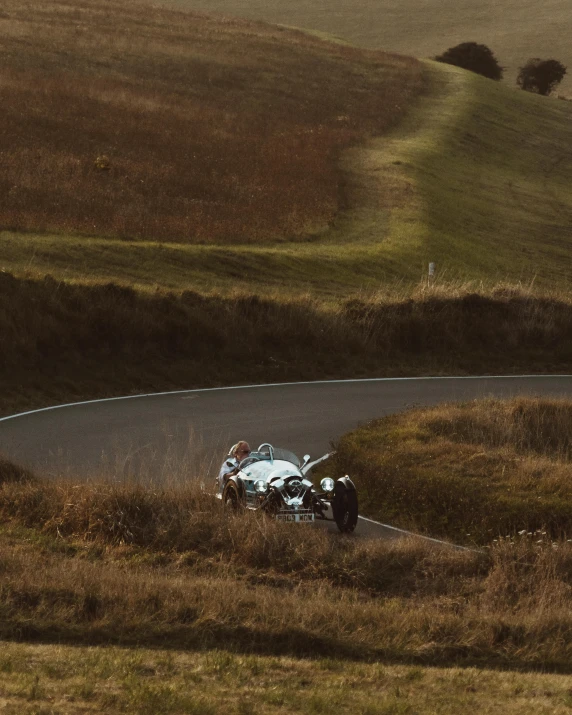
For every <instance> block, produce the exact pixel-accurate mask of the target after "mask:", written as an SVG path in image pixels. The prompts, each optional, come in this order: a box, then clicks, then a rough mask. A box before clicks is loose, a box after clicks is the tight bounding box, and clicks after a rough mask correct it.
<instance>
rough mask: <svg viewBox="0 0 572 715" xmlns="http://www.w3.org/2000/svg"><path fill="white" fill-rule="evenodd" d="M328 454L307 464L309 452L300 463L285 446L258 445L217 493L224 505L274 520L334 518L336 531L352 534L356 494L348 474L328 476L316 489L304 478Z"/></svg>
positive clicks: (332, 519)
mask: <svg viewBox="0 0 572 715" xmlns="http://www.w3.org/2000/svg"><path fill="white" fill-rule="evenodd" d="M327 456H328V455H325V457H322V458H321V459H317V460H315V461H313V462H310V455H308V454H307V455H305V457H304V459H303V461H302V462H301V463H300V461H299V459H298V457H297V456H296V455H295V454H294V453H293V452H290V451H289V450H286V449H281V448H279V447H273V446H272V445H271V444H268V443H264V444H261V445H260V447H258V449H257V450H256V451H255V452H251V453H250V454H249V456H248V457H246V459H243V460H242V462H240V464H239V465H238V468H237V472H236V474H233V475H232V476H230V477H229V478H228V479H227V481H226V484H225V485H224V489H223V491H222V494H221V495H219V497H221V498H222V500H223V503H224V504H225V506H227V507H229V508H232V509H235V510H238V509H240V508H246V509H251V510H255V511H262V512H265V513H266V514H268V515H269V516H271V517H272V518H275V519H276V520H278V521H293V522H298V523H300V522H302V523H308V522H313V521H314V520H329V521H335V522H336V524H337V526H338V528H339V530H340V531H342V532H351V531H353V530H354V529H355V527H356V524H357V520H358V500H357V492H356V488H355V486H354V484H353V482H352V480H351V479H350V478H349V477H348V476H347V475H346V476H345V477H341V478H340V479H337V480H336V481H334V480H333V479H331V478H330V477H326V478H325V479H322V481H321V483H320V490H319V491H318V490H316V489H315V488H314V485H313V484H312V482H311V481H310V480H309V479H307V477H306V475H307V474H308V472H309V471H310V469H312V467H313V466H315V465H316V464H318V463H319V462H321V461H323V460H324V459H325V458H327Z"/></svg>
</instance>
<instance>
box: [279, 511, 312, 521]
mask: <svg viewBox="0 0 572 715" xmlns="http://www.w3.org/2000/svg"><path fill="white" fill-rule="evenodd" d="M276 521H296V522H312V521H314V514H296V513H295V512H294V513H292V514H276Z"/></svg>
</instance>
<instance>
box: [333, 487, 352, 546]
mask: <svg viewBox="0 0 572 715" xmlns="http://www.w3.org/2000/svg"><path fill="white" fill-rule="evenodd" d="M332 508H333V512H334V519H335V520H336V524H337V525H338V529H339V530H340V531H341V532H342V533H343V534H349V533H351V532H352V531H353V530H354V529H355V528H356V524H357V520H358V499H357V492H356V491H355V489H348V488H347V487H346V485H345V484H343V482H336V486H335V488H334V501H333V504H332Z"/></svg>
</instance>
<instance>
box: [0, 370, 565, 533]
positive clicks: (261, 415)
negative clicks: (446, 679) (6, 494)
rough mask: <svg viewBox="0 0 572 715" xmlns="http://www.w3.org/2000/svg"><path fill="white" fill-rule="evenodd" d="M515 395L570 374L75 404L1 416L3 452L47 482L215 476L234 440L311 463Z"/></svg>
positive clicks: (560, 393)
mask: <svg viewBox="0 0 572 715" xmlns="http://www.w3.org/2000/svg"><path fill="white" fill-rule="evenodd" d="M520 394H526V395H542V396H550V397H570V396H572V376H569V375H565V376H546V377H542V376H524V377H522V376H518V377H474V378H459V377H451V378H446V377H443V378H441V377H439V378H398V379H393V378H387V379H377V380H348V381H333V382H312V383H294V384H278V385H261V386H251V387H238V388H220V389H211V390H190V391H184V392H177V393H169V394H158V395H149V396H139V397H133V398H128V399H112V400H102V401H95V402H86V403H78V404H75V405H70V406H65V407H59V408H55V409H47V410H39V411H36V412H31V413H25V414H22V415H15V416H11V417H7V418H2V419H0V454H3V455H5V456H6V457H7V458H8V459H11V460H13V461H15V462H18V463H19V464H23V465H26V466H28V467H31V468H32V469H34V470H35V471H36V473H38V474H44V475H61V474H63V475H66V476H69V477H73V478H74V479H86V478H89V477H96V476H100V475H106V476H113V477H117V478H123V477H124V476H127V475H130V476H131V475H134V476H136V477H137V478H139V479H141V480H144V481H152V480H153V481H156V480H163V479H166V478H167V479H168V478H173V476H174V478H175V479H184V478H185V477H186V476H187V475H188V474H189V473H190V472H192V473H195V474H196V473H197V469H196V468H195V469H191V467H190V465H191V464H194V465H196V464H197V463H199V464H200V465H201V467H200V471H201V473H211V474H212V473H213V472H215V471H216V470H217V469H218V466H219V464H220V461H221V459H222V457H223V456H224V453H225V450H226V449H227V448H228V446H229V445H230V444H232V443H233V442H235V441H237V440H238V439H246V440H248V441H249V442H250V443H251V445H258V444H259V443H261V442H272V443H274V444H277V445H282V446H284V447H288V448H289V449H292V450H293V451H294V452H296V453H297V454H299V455H303V454H305V453H307V452H308V453H310V454H311V455H312V456H313V457H318V456H320V455H322V454H324V453H325V452H327V451H328V450H329V449H330V441H331V440H333V439H336V438H337V437H339V436H341V435H342V434H344V433H345V432H347V431H348V430H351V429H353V428H354V427H356V426H357V425H359V424H360V423H361V422H365V421H367V420H370V419H373V418H376V417H381V416H383V415H387V414H390V413H392V412H398V411H401V410H404V409H406V408H408V407H412V406H418V405H433V404H436V403H439V402H445V401H452V400H467V399H473V398H476V397H484V396H498V397H509V396H513V395H520ZM371 528H374V527H371ZM359 530H360V531H362V532H364V531H366V522H364V521H361V522H360V528H359ZM367 530H368V531H369V528H367ZM376 533H379V530H377V532H376ZM391 533H392V532H391V531H390V530H385V534H386V535H390V534H391ZM393 533H394V534H395V533H396V532H393Z"/></svg>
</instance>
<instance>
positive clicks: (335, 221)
mask: <svg viewBox="0 0 572 715" xmlns="http://www.w3.org/2000/svg"><path fill="white" fill-rule="evenodd" d="M3 13H4V16H3V17H2V18H0V33H1V34H0V37H2V39H3V44H2V49H1V51H0V54H1V56H2V57H3V59H4V62H5V65H6V67H7V70H6V71H5V73H4V80H3V84H2V87H1V91H2V97H3V102H4V106H5V107H6V111H5V118H4V123H3V126H2V132H3V137H4V139H5V143H4V145H3V146H4V149H3V153H2V161H3V165H4V166H5V172H4V173H3V176H2V181H1V182H0V194H1V198H2V200H1V201H0V219H1V221H0V228H2V229H3V230H2V232H1V233H0V270H1V271H2V272H4V273H10V272H11V273H13V275H14V276H15V280H12V279H11V278H10V277H9V276H5V278H6V280H3V281H2V283H1V286H0V288H1V291H2V301H3V302H2V304H1V305H0V339H1V341H2V344H3V346H6V347H5V349H4V350H3V353H2V356H1V357H0V360H1V361H2V363H3V364H4V366H5V369H4V373H3V377H2V384H3V386H4V389H3V392H2V395H3V397H2V400H3V403H2V404H3V406H2V409H4V410H7V409H12V408H17V407H20V406H31V405H38V404H45V403H46V402H51V403H53V402H56V401H59V400H61V399H64V400H67V399H73V398H80V397H88V396H96V395H102V394H110V393H111V394H117V393H125V392H131V391H140V390H141V389H145V390H153V389H160V388H165V389H167V388H169V387H172V388H175V387H191V386H206V385H213V384H228V383H234V384H236V383H239V382H246V381H261V380H270V381H273V380H276V379H283V380H288V379H300V378H306V379H313V378H320V377H356V376H363V377H365V376H379V375H384V374H385V375H387V374H427V373H441V374H442V373H443V372H449V373H454V372H457V373H459V372H460V373H466V372H487V371H493V370H494V371H497V372H498V371H501V372H515V371H519V370H524V371H534V370H538V371H551V370H558V371H562V372H565V371H567V370H568V369H569V366H570V349H569V339H568V336H569V332H570V330H569V326H570V303H569V299H568V297H567V294H566V291H567V288H568V285H569V276H568V270H567V267H568V255H569V242H570V241H569V236H568V222H569V218H570V216H571V214H572V205H571V202H572V199H571V198H570V197H571V196H572V192H570V191H569V185H570V181H571V176H572V166H571V165H570V162H569V161H568V158H567V157H568V153H567V152H568V147H569V146H570V144H571V143H572V122H571V121H570V120H571V119H572V117H571V114H572V105H571V104H570V103H567V102H560V101H557V100H549V99H543V98H539V97H535V96H531V95H529V94H526V93H523V92H517V91H516V90H510V89H507V88H506V87H503V86H501V85H498V84H497V83H494V82H490V81H486V80H483V79H482V78H480V77H477V76H475V75H472V74H470V73H466V72H463V71H461V70H458V69H455V68H451V67H447V66H443V65H438V64H436V63H426V64H421V63H419V62H417V61H416V60H412V59H407V58H396V57H394V56H388V55H386V54H383V53H379V52H365V51H361V50H357V49H355V48H351V47H347V46H345V45H342V44H339V43H333V42H325V41H323V40H320V39H318V38H316V37H313V36H309V35H308V34H304V33H301V32H298V31H290V30H284V29H280V28H273V27H269V26H266V25H262V24H256V23H251V22H247V21H238V20H236V21H235V20H227V19H221V18H218V19H216V18H210V17H203V16H198V15H196V14H185V13H177V12H171V11H167V10H160V9H149V8H145V7H144V6H140V5H136V4H131V3H127V4H124V5H122V6H121V8H118V7H117V6H116V4H115V3H111V2H107V0H96V1H95V2H92V3H90V4H84V3H74V4H73V5H69V4H66V3H65V2H63V1H62V2H57V0H49V2H46V3H43V4H41V6H35V9H33V10H30V9H26V10H25V11H24V10H22V9H21V7H20V6H19V5H18V4H17V3H16V2H15V0H9V2H8V3H7V4H6V6H5V10H3ZM44 27H49V28H50V32H49V33H45V32H42V28H44ZM117 28H121V30H120V31H119V30H118V29H117ZM38 88H39V89H38ZM292 142H293V143H292ZM293 147H294V148H295V149H296V150H295V151H294V150H293ZM189 152H192V156H191V154H190V153H189ZM307 162H309V164H308V163H307ZM259 170H260V171H259ZM261 172H262V173H261ZM265 172H266V173H265ZM233 177H234V178H233ZM300 177H303V180H301V178H300ZM231 179H232V180H231ZM225 187H226V188H225ZM229 187H230V188H229ZM288 187H289V188H288ZM227 189H228V191H227ZM259 189H260V191H259ZM275 201H276V202H277V203H275ZM292 221H293V223H292ZM24 229H25V230H24ZM175 240H176V241H175ZM428 261H435V262H436V263H437V267H438V271H439V272H440V274H441V276H444V279H445V282H447V279H448V278H455V277H461V278H462V279H471V280H472V281H473V282H472V283H468V284H465V285H464V286H462V287H460V288H459V287H458V284H453V287H452V288H451V287H450V284H449V283H447V288H446V289H445V290H441V288H440V286H441V281H438V285H437V288H436V289H435V288H431V290H427V286H426V284H424V283H420V282H419V279H420V276H421V275H422V274H423V272H424V271H426V266H427V262H428ZM46 275H49V276H50V278H48V280H44V278H45V276H46ZM533 278H534V281H535V283H534V285H535V288H534V290H533V291H532V292H531V291H530V290H522V289H517V290H516V291H512V292H511V290H512V289H511V290H505V289H504V288H503V289H501V290H500V292H499V290H498V289H497V287H495V286H498V282H499V281H501V282H502V285H504V286H506V283H507V282H510V281H513V282H514V281H523V282H524V283H526V284H530V283H531V282H532V279H533ZM475 281H476V282H475ZM69 284H74V285H73V287H70V286H69ZM117 286H121V288H122V289H120V288H118V287H117ZM537 286H538V287H539V288H538V291H537V292H536V293H535V292H534V291H536V287H537ZM123 289H127V290H123ZM131 289H134V291H133V290H131ZM166 289H167V290H171V291H173V295H171V294H169V295H168V294H167V293H166V292H165V290H166ZM475 293H477V295H476V297H475V295H474V294H475ZM535 295H536V296H538V297H534V296H535ZM261 297H263V298H264V300H261V299H260V298H261ZM513 299H514V300H513ZM411 301H413V302H411ZM436 306H441V307H442V310H440V311H439V312H437V313H433V312H432V311H434V310H435V309H436ZM166 316H167V317H166ZM467 319H470V321H471V322H470V323H467V322H466V321H467ZM269 320H271V321H274V322H273V323H272V330H269V328H268V325H269ZM237 321H238V322H239V323H240V324H241V325H247V326H248V329H247V330H243V331H242V333H241V336H242V337H241V339H243V340H244V345H243V348H244V349H243V350H242V352H241V353H240V355H241V360H240V361H237V359H236V354H237V353H236V347H237V346H236V338H235V337H234V335H233V331H234V330H235V325H236V322H237ZM447 321H449V322H447ZM487 321H490V324H488V323H487ZM542 321H543V322H542ZM429 325H431V326H432V330H433V332H432V333H431V332H429V331H428V326H429ZM452 325H455V326H457V327H456V329H455V331H453V330H452V329H451V326H452ZM475 325H478V326H479V328H478V330H475ZM498 325H502V326H504V329H505V331H506V332H500V331H498V330H497V326H498ZM197 326H198V327H197ZM276 326H280V327H282V328H284V327H286V328H288V329H289V332H288V331H286V332H282V333H280V334H279V331H277V330H276V329H275V328H276ZM507 334H509V335H511V336H513V338H512V340H513V342H512V343H510V344H509V349H505V348H506V345H507ZM539 335H540V338H539V337H538V336H539ZM439 341H440V342H439ZM492 345H498V346H499V348H498V350H497V351H496V352H495V353H493V352H492V347H491V346H492ZM64 348H65V351H64V350H63V349H64ZM213 354H214V355H215V358H213ZM8 367H9V369H10V370H12V372H9V371H8Z"/></svg>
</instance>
